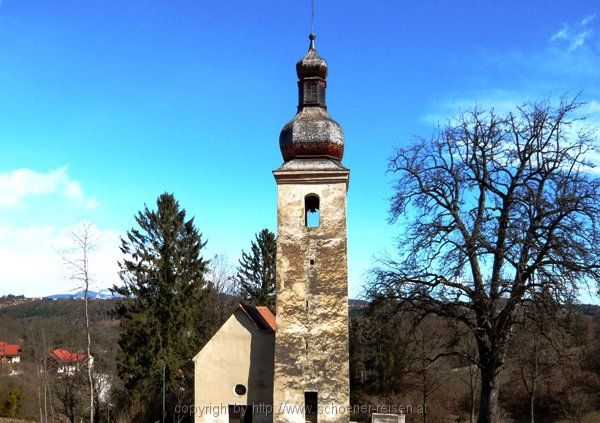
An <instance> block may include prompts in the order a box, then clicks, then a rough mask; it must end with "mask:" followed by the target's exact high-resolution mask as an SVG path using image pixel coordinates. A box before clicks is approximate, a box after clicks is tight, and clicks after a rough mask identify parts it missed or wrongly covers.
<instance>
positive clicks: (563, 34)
mask: <svg viewBox="0 0 600 423" xmlns="http://www.w3.org/2000/svg"><path fill="white" fill-rule="evenodd" d="M595 17H596V15H589V16H586V17H585V18H583V20H581V21H580V22H577V23H575V24H574V25H568V24H564V25H563V27H562V28H561V29H560V31H558V32H557V33H555V34H554V35H553V36H552V37H551V38H550V41H552V42H559V41H564V42H566V43H567V45H568V49H569V51H572V50H575V49H577V48H579V47H581V46H583V45H584V44H585V43H586V41H587V40H589V39H591V38H592V37H593V35H594V30H593V29H592V28H590V23H591V22H592V21H593V20H594V18H595Z"/></svg>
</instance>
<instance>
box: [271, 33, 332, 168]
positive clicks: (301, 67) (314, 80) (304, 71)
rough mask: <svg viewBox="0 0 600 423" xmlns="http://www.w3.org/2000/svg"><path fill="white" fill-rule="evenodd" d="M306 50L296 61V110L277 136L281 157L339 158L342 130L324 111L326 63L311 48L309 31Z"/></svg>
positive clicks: (312, 37)
mask: <svg viewBox="0 0 600 423" xmlns="http://www.w3.org/2000/svg"><path fill="white" fill-rule="evenodd" d="M309 38H310V46H309V49H308V53H306V55H305V56H304V57H303V58H302V59H300V60H299V61H298V63H297V64H296V72H297V74H298V88H299V102H298V103H299V104H298V113H297V114H296V116H294V118H293V119H292V120H291V121H290V122H288V123H287V124H286V125H285V126H284V127H283V129H282V130H281V134H280V135H279V146H280V148H281V154H282V155H283V160H284V161H286V162H288V161H290V160H293V159H296V158H305V157H329V158H333V159H335V160H342V157H343V155H344V133H343V132H342V128H341V127H340V125H339V124H338V123H337V122H336V121H334V120H333V119H332V118H331V116H329V113H327V105H326V102H325V90H326V88H327V81H326V80H325V78H327V62H326V61H325V60H324V59H323V58H321V57H320V56H319V55H318V54H317V51H316V50H315V44H314V40H315V36H314V34H310V37H309Z"/></svg>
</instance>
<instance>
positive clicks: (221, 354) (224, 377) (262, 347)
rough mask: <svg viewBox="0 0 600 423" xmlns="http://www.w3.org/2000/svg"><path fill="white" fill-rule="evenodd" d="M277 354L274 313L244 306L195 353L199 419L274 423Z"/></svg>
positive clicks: (219, 422)
mask: <svg viewBox="0 0 600 423" xmlns="http://www.w3.org/2000/svg"><path fill="white" fill-rule="evenodd" d="M274 357H275V316H274V315H273V314H272V313H271V312H270V311H269V309H268V308H267V307H261V306H247V305H242V304H240V305H239V306H238V308H237V309H236V310H235V311H234V312H233V314H232V315H231V317H230V318H229V319H227V321H225V323H223V326H221V328H219V330H218V331H217V333H215V334H214V335H213V337H212V338H211V339H210V340H209V341H208V342H207V344H206V345H205V346H204V347H203V348H202V350H200V352H199V353H198V354H197V355H196V357H194V410H193V411H192V410H189V411H192V412H193V414H194V415H195V417H194V421H195V422H196V423H200V422H202V423H228V422H239V423H242V422H265V423H266V422H272V421H273V414H272V412H271V410H270V409H271V408H272V405H273V376H274V362H275V359H274ZM252 405H254V406H255V407H254V409H253V407H252Z"/></svg>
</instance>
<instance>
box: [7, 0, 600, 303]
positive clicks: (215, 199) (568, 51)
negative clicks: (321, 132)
mask: <svg viewBox="0 0 600 423" xmlns="http://www.w3.org/2000/svg"><path fill="white" fill-rule="evenodd" d="M316 3H317V4H316V18H315V32H316V33H317V49H318V51H319V53H320V54H321V55H322V56H323V57H325V58H326V59H327V60H328V63H329V69H330V73H329V79H328V81H329V86H328V104H329V111H330V113H331V115H332V116H333V117H334V118H335V119H336V120H337V121H338V122H339V123H340V124H341V125H342V127H343V129H344V131H345V134H346V153H345V157H344V164H345V165H346V166H347V167H349V168H350V169H351V171H352V173H351V183H350V192H349V198H348V234H349V268H350V292H351V295H352V296H357V295H359V293H360V292H361V286H362V283H363V282H362V281H363V275H364V273H365V271H367V270H368V268H369V267H370V266H371V264H372V261H373V256H374V255H377V254H379V253H381V252H382V251H383V250H386V249H387V250H390V249H393V245H394V236H395V234H397V233H398V232H399V231H400V230H401V224H402V222H400V223H399V224H396V225H394V226H391V225H388V223H387V221H386V219H387V211H388V198H389V196H390V194H391V190H390V183H391V178H390V177H389V176H388V175H386V172H385V171H386V161H387V158H388V157H389V156H390V155H391V153H392V151H393V148H394V146H399V145H404V144H406V143H408V142H410V141H411V138H412V137H413V136H414V135H423V136H428V135H430V134H431V133H432V132H433V129H434V126H435V125H436V124H437V122H440V121H441V122H443V121H444V120H445V119H446V118H447V117H450V116H453V115H455V114H456V113H457V112H459V111H460V110H464V109H466V108H468V107H470V106H472V105H474V104H479V105H482V106H486V107H492V106H494V107H496V108H497V109H498V110H506V109H508V108H509V107H511V106H513V105H515V104H520V103H522V102H523V101H526V100H529V99H536V98H540V97H544V96H553V97H554V98H557V97H558V96H559V95H560V94H562V93H565V92H568V93H571V94H576V93H578V92H580V91H581V92H582V96H581V98H582V99H583V100H585V101H587V102H589V104H588V105H587V106H586V108H585V112H586V113H587V114H588V115H589V118H590V121H591V122H592V123H594V122H598V123H600V10H599V9H600V7H599V5H598V3H597V1H584V0H578V1H562V2H559V1H556V2H547V1H503V2H498V1H479V2H474V1H446V2H443V1H412V2H408V1H332V0H329V1H328V0H316ZM308 4H309V1H308V0H301V1H300V0H289V1H285V2H283V1H261V2H232V1H224V0H220V1H209V0H204V1H202V2H199V1H170V2H166V1H137V0H128V1H116V0H94V1H91V0H89V1H84V0H82V1H75V0H70V1H67V0H56V1H30V0H1V1H0V110H1V111H2V112H1V113H0V152H1V153H0V262H2V265H1V266H0V295H1V294H5V293H24V294H26V295H45V294H49V293H55V292H62V291H66V290H68V288H69V287H72V285H73V281H70V280H68V277H67V272H66V271H65V269H64V267H63V266H61V264H60V261H61V260H60V257H59V254H58V252H59V251H62V250H64V249H66V248H68V247H69V245H70V244H69V242H68V239H67V238H66V234H67V233H68V231H69V230H70V228H72V227H73V226H76V225H77V224H78V223H79V222H81V221H83V220H89V221H91V222H93V224H94V225H95V227H96V231H97V234H98V250H97V251H96V256H95V262H94V270H95V272H96V285H97V287H98V288H103V287H108V286H110V285H112V283H113V282H116V281H117V280H118V278H117V277H116V274H115V270H116V266H115V263H116V260H117V259H118V258H119V252H118V249H117V245H118V237H119V235H120V234H123V233H124V232H125V231H126V230H127V229H129V228H130V227H132V225H133V223H134V221H133V216H134V214H135V213H136V211H137V210H139V209H140V208H142V207H143V205H144V203H147V204H149V205H152V204H153V203H154V201H155V199H156V197H157V196H158V195H159V194H160V193H161V192H163V191H170V192H173V193H174V194H175V195H176V197H177V198H178V199H179V201H180V203H181V205H182V206H183V207H185V208H186V209H187V211H188V213H189V214H190V215H194V216H195V217H196V223H197V226H198V227H199V229H200V230H201V232H203V234H204V235H205V237H206V238H207V239H208V246H207V252H206V254H207V256H212V255H214V254H226V255H227V256H228V257H229V260H230V261H231V262H233V263H235V261H236V260H237V258H238V256H239V255H240V252H241V250H242V249H244V248H247V246H248V244H249V241H250V239H251V238H252V237H253V234H254V233H255V232H257V231H259V230H260V229H261V228H263V227H268V228H270V229H272V230H275V226H276V186H275V182H274V180H273V177H272V174H271V171H272V170H273V169H275V168H277V167H278V166H279V165H280V164H281V161H282V159H281V155H280V152H279V148H278V137H279V131H280V130H281V128H282V126H283V125H284V124H285V123H286V122H287V121H288V120H289V119H291V117H292V116H293V115H294V112H295V107H296V101H297V99H296V95H297V91H296V76H295V69H294V65H295V62H296V61H297V60H298V59H299V58H300V57H301V56H302V55H303V54H304V53H305V51H306V49H307V46H308V40H307V35H308V32H309V28H310V23H309V16H310V13H309V7H308Z"/></svg>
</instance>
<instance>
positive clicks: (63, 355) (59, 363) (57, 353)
mask: <svg viewBox="0 0 600 423" xmlns="http://www.w3.org/2000/svg"><path fill="white" fill-rule="evenodd" d="M48 354H49V355H50V357H51V358H52V359H54V363H55V367H56V373H59V374H62V373H65V374H68V375H71V374H73V373H75V372H76V371H78V370H79V369H80V368H81V367H83V366H85V365H86V363H87V357H88V356H87V354H80V353H74V352H71V351H69V350H67V349H64V348H56V349H54V350H52V351H50V352H49V353H48ZM90 365H91V366H93V365H94V358H93V357H90Z"/></svg>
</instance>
